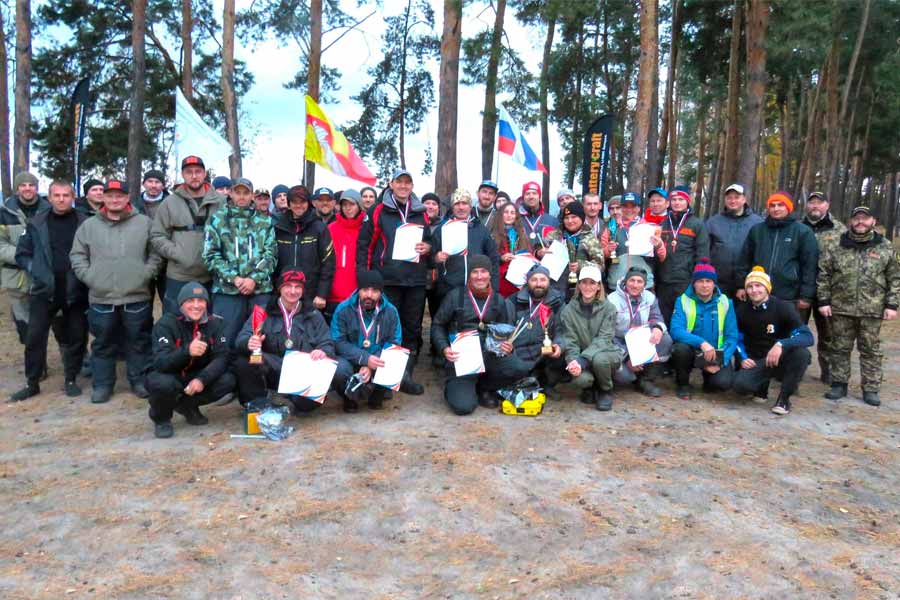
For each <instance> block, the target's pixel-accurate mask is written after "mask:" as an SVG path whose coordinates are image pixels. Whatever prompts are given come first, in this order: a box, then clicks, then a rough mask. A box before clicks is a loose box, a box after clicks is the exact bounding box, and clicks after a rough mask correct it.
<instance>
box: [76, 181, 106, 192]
mask: <svg viewBox="0 0 900 600" xmlns="http://www.w3.org/2000/svg"><path fill="white" fill-rule="evenodd" d="M95 185H103V182H102V181H100V180H99V179H88V180H87V181H85V182H84V184H83V185H82V186H81V192H82V193H83V194H84V195H85V196H87V193H88V190H89V189H91V188H92V187H94V186H95Z"/></svg>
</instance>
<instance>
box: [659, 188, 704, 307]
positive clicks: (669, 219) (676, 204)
mask: <svg viewBox="0 0 900 600" xmlns="http://www.w3.org/2000/svg"><path fill="white" fill-rule="evenodd" d="M661 235H662V241H663V244H665V245H666V260H664V261H662V262H660V263H657V265H656V297H657V299H658V300H659V309H660V310H661V311H662V314H663V318H664V319H665V320H666V322H667V323H668V322H671V321H672V311H674V310H675V301H676V300H678V297H679V296H681V294H683V293H684V290H686V289H687V288H688V286H690V284H691V273H693V271H694V266H696V264H697V261H699V260H700V257H701V256H709V235H708V234H707V233H706V225H704V223H703V219H701V218H699V217H697V216H695V215H694V214H693V213H692V212H691V195H690V194H688V193H687V192H686V191H685V190H683V189H678V188H676V189H674V190H672V193H670V194H669V212H668V214H667V215H666V218H665V219H664V220H663V222H662V234H661Z"/></svg>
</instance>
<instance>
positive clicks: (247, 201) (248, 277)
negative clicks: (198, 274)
mask: <svg viewBox="0 0 900 600" xmlns="http://www.w3.org/2000/svg"><path fill="white" fill-rule="evenodd" d="M203 262H204V263H205V264H206V268H207V269H209V272H210V273H212V276H213V285H212V291H213V309H214V311H215V314H217V315H219V316H220V317H222V318H223V319H224V320H225V337H226V338H228V341H229V343H232V342H233V340H234V339H235V338H236V337H237V333H238V331H240V329H241V325H243V323H244V321H246V320H247V317H249V316H250V313H251V311H252V310H253V306H254V305H259V306H261V307H265V306H266V304H268V302H269V297H270V296H271V293H272V273H273V272H274V270H275V230H274V229H272V220H271V219H270V218H269V216H268V215H266V214H264V213H261V212H259V211H258V210H256V209H255V208H254V207H253V184H252V183H251V182H250V181H249V180H248V179H243V178H241V179H236V180H235V182H234V184H233V185H232V186H231V202H230V203H229V204H228V205H226V206H225V207H224V208H221V209H219V210H218V212H216V213H215V214H214V215H213V216H212V218H211V219H210V221H209V223H208V224H207V226H206V238H205V241H204V244H203Z"/></svg>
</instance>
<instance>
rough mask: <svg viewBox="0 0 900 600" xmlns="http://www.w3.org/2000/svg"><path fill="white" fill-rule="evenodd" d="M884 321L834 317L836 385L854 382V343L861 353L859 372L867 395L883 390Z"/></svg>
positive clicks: (832, 361)
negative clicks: (882, 323) (851, 369)
mask: <svg viewBox="0 0 900 600" xmlns="http://www.w3.org/2000/svg"><path fill="white" fill-rule="evenodd" d="M880 334H881V319H879V318H877V317H848V316H846V315H834V316H833V317H831V335H832V337H831V356H830V357H829V363H830V366H831V381H832V383H847V382H848V381H850V368H851V365H850V354H851V352H853V342H854V341H855V342H856V348H857V349H858V350H859V371H860V378H861V379H862V389H863V391H864V392H877V391H878V388H879V387H881V360H882V358H883V356H884V355H883V354H882V353H881V339H880Z"/></svg>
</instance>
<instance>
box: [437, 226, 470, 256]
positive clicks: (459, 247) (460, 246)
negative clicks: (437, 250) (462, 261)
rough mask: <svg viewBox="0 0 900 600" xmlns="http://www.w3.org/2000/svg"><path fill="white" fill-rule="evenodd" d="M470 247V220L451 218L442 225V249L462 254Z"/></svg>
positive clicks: (449, 252)
mask: <svg viewBox="0 0 900 600" xmlns="http://www.w3.org/2000/svg"><path fill="white" fill-rule="evenodd" d="M468 247H469V222H468V221H464V220H463V219H451V220H449V221H447V222H446V223H444V224H443V225H441V251H443V252H446V253H447V254H451V255H453V254H462V253H463V252H465V251H466V248H468Z"/></svg>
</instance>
